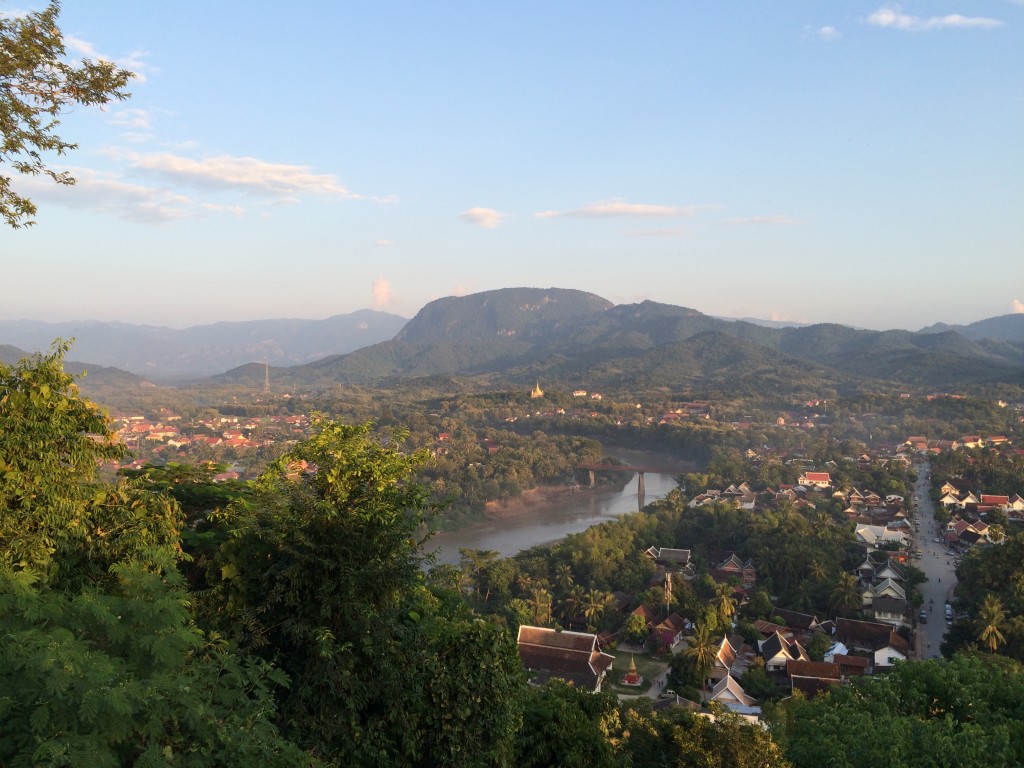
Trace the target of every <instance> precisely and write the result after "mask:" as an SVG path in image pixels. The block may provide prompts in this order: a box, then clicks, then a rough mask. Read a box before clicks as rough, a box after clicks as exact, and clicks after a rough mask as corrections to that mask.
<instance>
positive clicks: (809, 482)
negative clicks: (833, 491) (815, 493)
mask: <svg viewBox="0 0 1024 768" xmlns="http://www.w3.org/2000/svg"><path fill="white" fill-rule="evenodd" d="M796 481H797V483H799V484H800V485H802V486H804V487H805V488H831V487H832V478H831V477H830V476H829V473H828V472H804V473H803V474H802V475H800V476H799V477H798V478H797V479H796Z"/></svg>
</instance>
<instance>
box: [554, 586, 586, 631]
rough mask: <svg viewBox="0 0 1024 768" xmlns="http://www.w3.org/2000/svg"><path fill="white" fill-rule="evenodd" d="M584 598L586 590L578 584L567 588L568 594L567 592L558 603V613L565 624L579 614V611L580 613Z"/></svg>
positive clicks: (584, 601)
mask: <svg viewBox="0 0 1024 768" xmlns="http://www.w3.org/2000/svg"><path fill="white" fill-rule="evenodd" d="M586 598H587V593H586V590H585V589H583V587H581V586H580V585H579V584H574V585H573V587H572V588H571V589H570V590H569V594H567V595H566V596H565V598H563V599H562V601H561V602H560V603H559V610H558V612H559V615H560V616H561V617H562V621H563V622H565V624H566V625H567V626H568V624H569V622H570V621H571V620H572V619H575V618H576V617H577V616H579V615H580V613H582V611H583V605H584V603H586Z"/></svg>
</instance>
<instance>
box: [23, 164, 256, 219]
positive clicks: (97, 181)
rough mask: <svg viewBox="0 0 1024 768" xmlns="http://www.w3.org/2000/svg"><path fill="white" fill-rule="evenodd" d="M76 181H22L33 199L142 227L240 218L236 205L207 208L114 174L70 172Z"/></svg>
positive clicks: (164, 190) (190, 200)
mask: <svg viewBox="0 0 1024 768" xmlns="http://www.w3.org/2000/svg"><path fill="white" fill-rule="evenodd" d="M70 170H71V172H72V174H73V175H74V176H75V178H76V179H77V180H78V181H77V183H76V184H75V185H73V186H63V185H56V184H53V183H49V182H48V181H46V180H43V179H34V178H28V179H25V182H24V186H25V187H26V188H30V189H31V194H32V197H33V198H35V199H37V200H46V201H48V202H52V203H55V204H58V205H63V206H65V207H68V208H74V209H78V210H87V211H93V212H95V213H104V214H109V215H111V216H116V217H117V218H119V219H125V220H127V221H134V222H138V223H142V224H166V223H168V222H172V221H178V220H181V219H187V218H196V217H199V216H203V215H206V214H207V213H214V212H217V213H222V212H230V213H232V214H233V215H236V216H237V215H241V214H242V213H243V211H242V209H241V208H238V207H237V206H231V207H225V206H213V207H208V206H206V205H204V204H203V203H197V202H196V201H194V200H192V199H191V198H189V197H186V196H185V195H180V194H177V193H175V192H172V191H170V190H167V189H158V188H153V187H145V186H141V185H139V184H132V183H129V182H126V181H124V180H123V179H122V178H121V177H119V176H117V175H116V174H109V173H100V172H97V171H93V170H90V169H87V168H73V169H70Z"/></svg>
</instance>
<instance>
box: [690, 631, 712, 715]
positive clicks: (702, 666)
mask: <svg viewBox="0 0 1024 768" xmlns="http://www.w3.org/2000/svg"><path fill="white" fill-rule="evenodd" d="M686 644H687V645H688V646H689V647H688V648H687V649H686V650H685V651H683V656H685V657H686V658H688V659H690V661H692V662H693V666H694V668H695V669H696V670H697V674H698V675H700V685H701V691H702V692H703V693H704V699H705V700H706V699H707V676H708V672H710V671H711V668H712V667H713V666H714V664H715V658H716V656H717V655H718V643H716V642H715V641H714V639H713V638H712V635H711V630H710V629H708V627H707V625H706V624H698V625H697V626H696V627H695V628H694V631H693V634H692V635H690V636H688V637H687V638H686Z"/></svg>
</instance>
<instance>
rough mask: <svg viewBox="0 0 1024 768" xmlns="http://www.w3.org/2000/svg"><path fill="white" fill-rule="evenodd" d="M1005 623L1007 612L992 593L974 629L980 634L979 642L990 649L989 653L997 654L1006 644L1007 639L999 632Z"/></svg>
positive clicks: (987, 598)
mask: <svg viewBox="0 0 1024 768" xmlns="http://www.w3.org/2000/svg"><path fill="white" fill-rule="evenodd" d="M1005 621H1006V611H1004V610H1003V603H1002V602H1001V601H1000V599H999V598H998V597H996V596H995V595H993V594H992V593H989V594H987V595H985V599H984V601H982V603H981V607H980V608H979V609H978V613H977V615H976V616H975V617H974V629H975V630H976V631H977V633H978V634H977V637H978V640H979V641H981V643H982V644H983V645H984V646H986V647H987V648H988V652H989V653H995V652H996V649H998V648H999V646H1001V645H1003V644H1005V643H1006V638H1005V637H1003V633H1002V632H1000V631H999V628H1000V627H1001V626H1002V625H1003V623H1004V622H1005Z"/></svg>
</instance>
